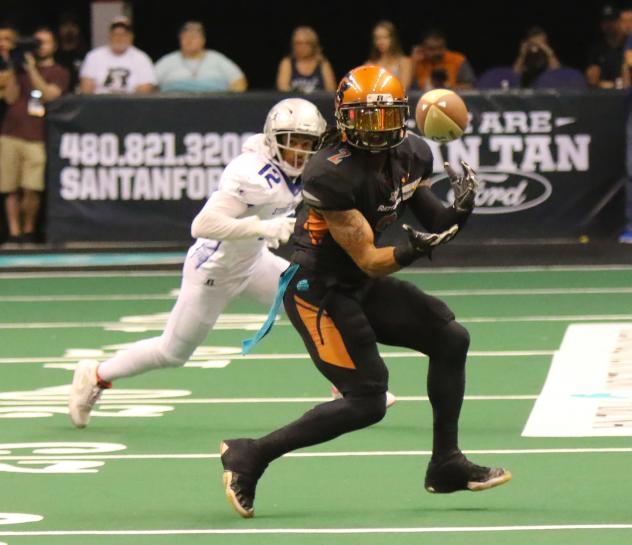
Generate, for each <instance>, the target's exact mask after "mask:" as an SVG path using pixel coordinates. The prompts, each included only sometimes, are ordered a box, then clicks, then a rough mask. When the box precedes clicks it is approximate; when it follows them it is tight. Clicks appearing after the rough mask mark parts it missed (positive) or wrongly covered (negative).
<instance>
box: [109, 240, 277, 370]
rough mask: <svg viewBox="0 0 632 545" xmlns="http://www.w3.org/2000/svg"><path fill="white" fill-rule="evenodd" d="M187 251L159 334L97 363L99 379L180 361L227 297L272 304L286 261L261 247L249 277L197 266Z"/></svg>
mask: <svg viewBox="0 0 632 545" xmlns="http://www.w3.org/2000/svg"><path fill="white" fill-rule="evenodd" d="M191 254H192V252H191V251H189V255H187V259H186V261H185V263H184V268H183V275H182V285H181V288H180V295H179V296H178V300H177V301H176V304H175V306H174V307H173V309H172V310H171V314H170V315H169V319H168V321H167V326H166V328H165V331H164V333H163V334H162V335H161V336H160V337H154V338H153V339H145V340H142V341H138V342H136V343H134V344H132V345H131V346H130V347H129V349H127V350H125V351H123V352H119V353H118V354H116V355H115V356H114V357H113V358H111V359H109V360H106V361H104V362H103V363H101V364H100V365H99V368H98V373H99V377H100V378H101V380H104V381H106V382H110V381H112V380H115V379H118V378H122V377H131V376H133V375H138V374H140V373H144V372H146V371H149V370H151V369H158V368H160V367H179V366H182V365H184V364H185V363H186V362H187V361H188V360H189V358H190V357H191V355H192V354H193V352H194V351H195V349H196V348H197V347H198V346H200V345H201V344H202V342H203V341H204V339H205V338H206V336H207V335H208V333H209V332H210V331H211V329H213V326H214V325H215V322H216V321H217V318H218V317H219V315H220V314H221V313H222V311H223V310H224V308H225V307H226V305H227V304H228V303H229V302H230V300H231V299H233V298H234V297H237V296H238V295H240V294H242V293H244V294H246V295H249V296H251V297H252V298H254V299H256V300H257V301H259V302H261V303H264V304H265V305H268V306H270V305H272V302H273V301H274V297H275V295H276V292H277V287H278V283H279V276H280V275H281V273H282V272H283V271H284V270H285V269H286V268H287V267H288V265H289V263H288V262H287V261H286V260H285V259H283V258H281V257H278V256H276V255H274V254H273V253H272V252H270V251H269V250H268V249H267V248H266V249H264V250H263V252H262V253H261V255H260V257H259V258H258V259H257V261H256V263H255V266H254V269H253V270H252V272H251V273H250V274H249V275H248V276H244V275H241V274H240V273H239V271H225V272H224V273H223V274H220V273H218V272H217V270H210V271H209V270H207V269H204V268H202V267H200V268H196V264H197V262H196V259H195V258H193V257H191Z"/></svg>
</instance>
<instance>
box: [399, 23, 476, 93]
mask: <svg viewBox="0 0 632 545" xmlns="http://www.w3.org/2000/svg"><path fill="white" fill-rule="evenodd" d="M411 59H412V63H413V70H414V74H415V75H414V81H415V85H416V87H417V88H419V89H421V90H423V91H427V90H429V89H435V88H442V87H447V88H450V89H471V88H472V86H473V84H474V81H475V79H476V78H475V76H474V70H472V67H471V65H470V63H469V62H468V60H467V58H466V57H465V55H463V54H462V53H458V52H456V51H450V50H449V49H448V48H447V45H446V38H445V35H444V34H443V32H441V31H440V30H434V29H433V30H429V31H427V32H426V33H425V35H424V38H423V41H422V42H421V45H416V46H414V47H413V50H412V53H411Z"/></svg>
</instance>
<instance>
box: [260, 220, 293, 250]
mask: <svg viewBox="0 0 632 545" xmlns="http://www.w3.org/2000/svg"><path fill="white" fill-rule="evenodd" d="M295 223H296V218H288V217H287V216H283V217H280V218H274V219H271V220H261V221H260V222H259V231H260V233H261V236H263V237H264V238H265V239H266V241H267V244H268V248H278V247H279V244H284V243H286V242H287V241H288V240H290V237H291V236H292V233H293V232H294V224H295Z"/></svg>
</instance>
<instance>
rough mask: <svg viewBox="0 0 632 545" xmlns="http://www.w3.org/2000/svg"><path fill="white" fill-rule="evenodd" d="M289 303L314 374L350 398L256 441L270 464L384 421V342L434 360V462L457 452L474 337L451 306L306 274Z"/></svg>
mask: <svg viewBox="0 0 632 545" xmlns="http://www.w3.org/2000/svg"><path fill="white" fill-rule="evenodd" d="M283 302H284V306H285V310H286V312H287V315H288V317H289V318H290V320H291V322H292V324H293V325H294V327H295V328H296V329H297V331H298V332H299V333H300V335H301V337H302V338H303V341H304V343H305V346H306V347H307V350H308V352H309V354H310V356H311V357H312V360H313V361H314V363H315V365H316V367H317V368H318V370H319V371H320V372H321V373H322V374H323V375H324V376H325V377H326V378H327V379H328V380H329V381H330V382H331V383H332V384H334V385H335V386H336V388H338V390H340V392H341V393H342V394H343V396H344V397H343V398H342V399H337V400H332V401H330V402H327V403H323V404H321V405H317V406H316V407H314V408H313V409H311V410H310V411H308V412H306V413H305V414H304V415H303V416H302V417H301V418H299V419H298V420H296V421H294V422H292V423H291V424H288V425H287V426H285V427H283V428H281V429H279V430H276V431H274V432H272V433H270V434H269V435H267V436H265V437H262V438H261V439H259V440H257V444H258V446H259V449H260V452H261V455H262V458H263V459H264V460H265V461H266V463H267V462H270V461H272V460H274V459H275V458H278V457H279V456H282V455H283V454H285V453H287V452H290V451H293V450H295V449H298V448H302V447H307V446H310V445H314V444H318V443H323V442H325V441H329V440H330V439H333V438H335V437H338V436H339V435H341V434H343V433H347V432H350V431H353V430H356V429H361V428H364V427H367V426H370V425H371V424H374V423H376V422H379V421H380V420H381V419H382V418H383V417H384V414H385V411H386V390H387V388H388V369H387V368H386V365H385V364H384V361H383V360H382V358H381V356H380V354H379V352H378V347H377V343H378V342H379V343H383V344H387V345H393V346H399V347H406V348H411V349H414V350H416V351H419V352H423V353H424V354H427V355H428V356H429V358H430V364H429V370H428V379H427V387H428V396H429V398H430V402H431V404H432V408H433V416H434V421H433V430H434V434H433V455H434V456H441V455H443V454H445V453H448V452H450V451H452V450H454V449H455V448H457V446H458V443H457V440H458V437H457V436H458V420H459V413H460V410H461V405H462V402H463V394H464V388H465V358H466V354H467V350H468V347H469V334H468V332H467V330H466V329H465V328H463V327H462V326H461V325H460V324H458V323H457V322H455V321H454V314H453V313H452V312H451V311H450V309H449V308H448V307H447V306H446V305H445V303H443V302H442V301H440V300H439V299H437V298H435V297H432V296H430V295H428V294H426V293H423V292H422V291H421V290H419V289H418V288H417V287H416V286H414V285H413V284H410V283H409V282H404V281H402V280H398V279H396V278H393V277H385V278H379V279H370V280H367V281H366V282H364V283H362V284H361V285H360V286H358V285H356V286H354V287H352V286H349V287H344V286H341V285H339V284H333V283H331V284H330V283H328V282H326V281H324V280H323V279H322V277H319V276H316V275H315V274H314V273H313V272H311V271H310V270H308V269H305V268H304V267H300V268H299V269H298V271H297V273H296V274H295V276H294V277H293V278H292V280H291V282H290V284H289V285H288V288H287V291H286V292H285V296H284V301H283Z"/></svg>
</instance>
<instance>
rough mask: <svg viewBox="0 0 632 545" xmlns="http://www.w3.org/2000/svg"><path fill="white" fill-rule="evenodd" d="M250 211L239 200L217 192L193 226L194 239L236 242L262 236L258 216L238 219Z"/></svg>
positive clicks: (223, 192)
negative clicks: (236, 240)
mask: <svg viewBox="0 0 632 545" xmlns="http://www.w3.org/2000/svg"><path fill="white" fill-rule="evenodd" d="M247 209H248V205H247V204H245V203H243V202H242V201H241V200H239V199H238V198H236V197H234V196H232V195H230V194H228V193H226V192H225V191H221V190H219V191H216V192H215V193H213V194H212V195H211V197H210V199H209V200H208V201H207V202H206V204H205V205H204V208H202V210H201V211H200V213H199V214H198V215H197V216H196V217H195V219H194V220H193V223H192V224H191V236H193V238H210V239H213V240H235V239H241V238H252V237H258V236H261V235H262V232H261V220H260V219H259V218H258V217H257V216H248V217H246V218H239V219H238V218H237V216H240V215H241V214H243V213H244V212H245V211H246V210H247Z"/></svg>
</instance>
